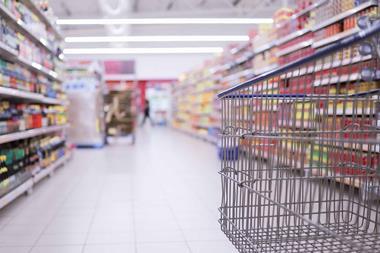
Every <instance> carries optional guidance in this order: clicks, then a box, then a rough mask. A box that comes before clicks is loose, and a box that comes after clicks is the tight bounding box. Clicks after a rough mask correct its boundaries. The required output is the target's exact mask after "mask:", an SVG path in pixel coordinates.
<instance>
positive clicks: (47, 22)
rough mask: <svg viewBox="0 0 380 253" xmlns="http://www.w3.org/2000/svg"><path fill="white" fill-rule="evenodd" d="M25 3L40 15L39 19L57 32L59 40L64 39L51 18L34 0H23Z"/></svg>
mask: <svg viewBox="0 0 380 253" xmlns="http://www.w3.org/2000/svg"><path fill="white" fill-rule="evenodd" d="M23 3H24V4H25V5H26V6H27V7H28V8H29V10H31V11H32V12H33V13H34V14H35V15H37V16H38V17H39V19H40V20H41V21H42V22H44V23H45V24H46V25H47V26H48V27H49V28H50V29H51V30H52V31H53V32H54V34H55V36H56V37H57V39H58V40H62V39H63V36H62V35H61V34H60V32H59V31H58V30H57V27H56V26H54V24H52V22H51V21H50V20H49V18H48V17H47V16H46V15H45V14H44V13H43V12H42V11H41V10H40V9H39V8H38V6H36V4H35V3H33V1H32V0H23Z"/></svg>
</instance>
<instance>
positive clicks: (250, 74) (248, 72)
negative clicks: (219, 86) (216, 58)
mask: <svg viewBox="0 0 380 253" xmlns="http://www.w3.org/2000/svg"><path fill="white" fill-rule="evenodd" d="M253 76H254V73H253V70H252V69H246V70H243V71H240V72H237V73H235V74H232V75H229V76H226V77H223V79H222V82H232V81H235V80H237V79H239V78H242V77H244V78H247V79H249V78H251V77H253Z"/></svg>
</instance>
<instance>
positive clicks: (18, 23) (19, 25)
mask: <svg viewBox="0 0 380 253" xmlns="http://www.w3.org/2000/svg"><path fill="white" fill-rule="evenodd" d="M0 14H1V16H2V17H3V18H5V19H7V20H9V21H11V22H12V23H13V24H14V25H15V27H16V29H17V30H18V31H20V32H22V33H23V34H24V35H25V36H26V37H28V38H29V39H30V40H32V41H33V42H34V43H36V44H37V45H40V46H41V47H42V48H44V49H46V50H47V51H48V52H49V53H51V54H53V55H54V56H55V52H54V50H53V49H52V48H50V47H49V45H48V43H47V41H46V40H44V39H42V38H38V36H36V35H34V34H33V33H32V32H30V31H29V29H28V28H27V27H26V25H25V23H24V22H23V21H22V20H20V19H17V18H16V17H15V16H14V15H13V14H12V13H11V12H10V11H9V10H8V9H7V8H6V7H5V6H4V5H3V4H0Z"/></svg>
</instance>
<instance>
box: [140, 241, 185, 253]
mask: <svg viewBox="0 0 380 253" xmlns="http://www.w3.org/2000/svg"><path fill="white" fill-rule="evenodd" d="M137 252H138V253H190V249H189V247H188V246H187V245H186V243H184V242H182V243H180V242H171V243H139V244H137Z"/></svg>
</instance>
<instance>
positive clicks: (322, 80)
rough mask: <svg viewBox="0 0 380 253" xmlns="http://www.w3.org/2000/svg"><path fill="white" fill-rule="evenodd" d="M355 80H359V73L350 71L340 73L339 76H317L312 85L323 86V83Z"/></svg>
mask: <svg viewBox="0 0 380 253" xmlns="http://www.w3.org/2000/svg"><path fill="white" fill-rule="evenodd" d="M357 80H361V74H360V73H352V74H347V75H341V76H334V77H325V78H318V79H317V80H315V81H314V82H313V86H314V87H318V86H325V85H330V84H336V83H342V82H352V81H357Z"/></svg>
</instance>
